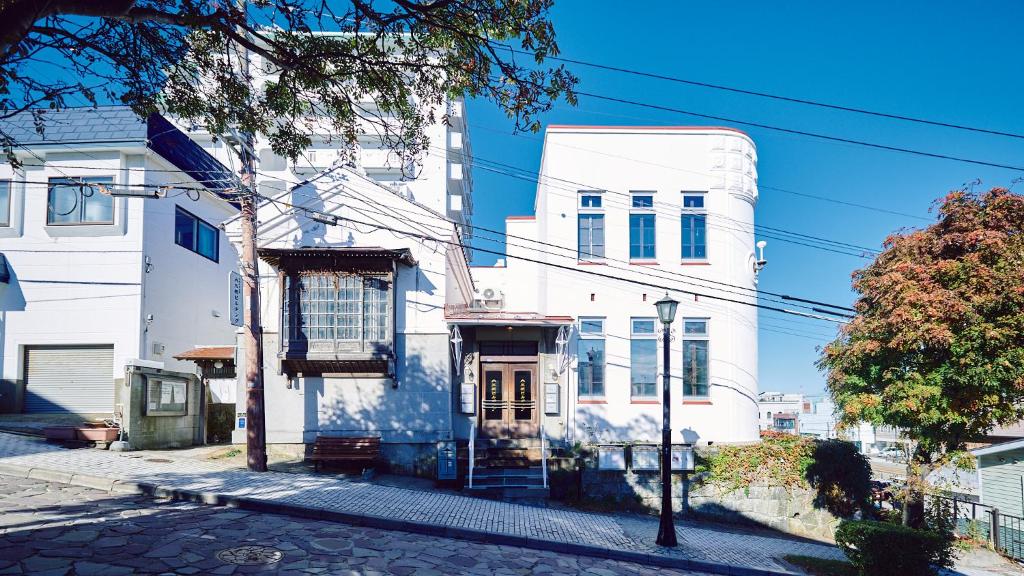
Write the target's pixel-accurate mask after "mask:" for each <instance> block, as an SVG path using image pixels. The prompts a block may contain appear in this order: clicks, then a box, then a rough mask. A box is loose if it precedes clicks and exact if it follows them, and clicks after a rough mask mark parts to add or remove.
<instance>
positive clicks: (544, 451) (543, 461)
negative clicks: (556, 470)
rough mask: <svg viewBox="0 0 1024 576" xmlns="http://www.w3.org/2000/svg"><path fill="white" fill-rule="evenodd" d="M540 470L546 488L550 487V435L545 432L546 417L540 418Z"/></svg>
mask: <svg viewBox="0 0 1024 576" xmlns="http://www.w3.org/2000/svg"><path fill="white" fill-rule="evenodd" d="M540 470H541V476H543V478H544V487H545V488H547V487H548V434H547V432H546V431H545V430H544V417H543V416H541V417H540Z"/></svg>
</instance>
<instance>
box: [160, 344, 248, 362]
mask: <svg viewBox="0 0 1024 576" xmlns="http://www.w3.org/2000/svg"><path fill="white" fill-rule="evenodd" d="M174 359H175V360H193V361H195V360H234V359H235V347H234V346H197V347H195V348H193V349H191V350H188V351H187V352H182V353H180V354H175V355H174Z"/></svg>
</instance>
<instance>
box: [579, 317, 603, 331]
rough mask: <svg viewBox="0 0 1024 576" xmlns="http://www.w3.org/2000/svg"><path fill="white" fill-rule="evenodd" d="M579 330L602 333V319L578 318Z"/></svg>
mask: <svg viewBox="0 0 1024 576" xmlns="http://www.w3.org/2000/svg"><path fill="white" fill-rule="evenodd" d="M580 332H582V333H583V334H603V333H604V320H600V319H591V320H580Z"/></svg>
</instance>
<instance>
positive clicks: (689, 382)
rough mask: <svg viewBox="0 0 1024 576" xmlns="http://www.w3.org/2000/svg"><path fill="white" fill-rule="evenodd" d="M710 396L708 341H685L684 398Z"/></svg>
mask: <svg viewBox="0 0 1024 576" xmlns="http://www.w3.org/2000/svg"><path fill="white" fill-rule="evenodd" d="M707 395H708V341H707V340H683V396H707Z"/></svg>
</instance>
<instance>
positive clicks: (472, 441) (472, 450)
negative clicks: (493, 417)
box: [469, 418, 476, 488]
mask: <svg viewBox="0 0 1024 576" xmlns="http://www.w3.org/2000/svg"><path fill="white" fill-rule="evenodd" d="M475 467H476V419H475V418H474V419H473V420H472V421H470V424H469V487H470V488H472V487H473V468H475Z"/></svg>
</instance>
